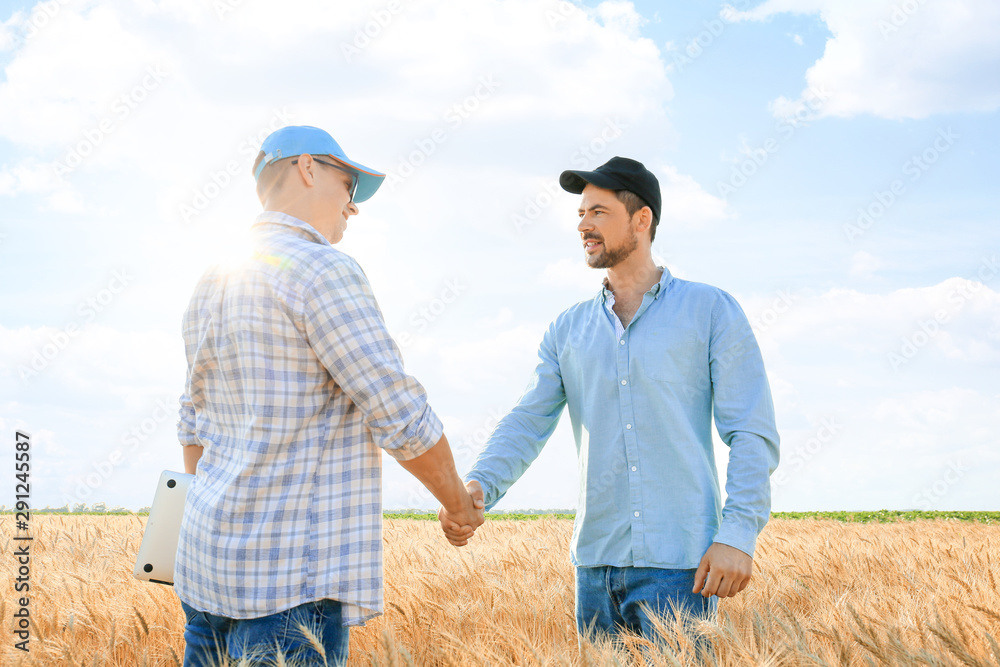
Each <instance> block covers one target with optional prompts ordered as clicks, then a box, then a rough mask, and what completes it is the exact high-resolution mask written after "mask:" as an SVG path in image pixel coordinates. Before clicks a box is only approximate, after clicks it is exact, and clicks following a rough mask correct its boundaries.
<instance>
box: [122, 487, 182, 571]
mask: <svg viewBox="0 0 1000 667" xmlns="http://www.w3.org/2000/svg"><path fill="white" fill-rule="evenodd" d="M193 479H194V475H188V474H186V473H182V472H173V471H171V470H164V471H163V473H162V474H161V475H160V483H159V484H157V485H156V495H154V496H153V505H152V506H151V507H150V509H149V520H148V521H146V532H145V533H143V536H142V544H140V545H139V554H138V556H137V557H136V561H135V571H134V572H133V574H134V575H135V578H136V579H142V580H143V581H152V582H154V583H157V584H167V585H169V586H173V585H174V557H175V556H176V555H177V539H178V537H180V534H181V518H182V517H183V516H184V499H185V497H186V496H187V490H188V486H189V485H190V484H191V480H193Z"/></svg>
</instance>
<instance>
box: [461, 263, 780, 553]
mask: <svg viewBox="0 0 1000 667" xmlns="http://www.w3.org/2000/svg"><path fill="white" fill-rule="evenodd" d="M609 296H611V293H610V292H608V291H607V290H606V289H602V290H601V292H600V293H599V294H598V295H597V296H596V297H595V298H594V299H592V300H590V301H585V302H582V303H579V304H577V305H575V306H573V307H572V308H570V309H569V310H567V311H565V312H563V313H562V314H561V315H559V317H557V318H556V320H555V322H553V323H552V324H551V325H549V328H548V330H547V331H546V332H545V336H544V337H543V339H542V344H541V347H540V348H539V350H538V356H539V361H538V366H537V367H536V369H535V373H534V376H533V377H532V380H531V383H530V384H529V385H528V388H527V390H526V391H525V393H524V396H522V397H521V400H520V402H519V403H518V404H517V406H516V407H514V409H513V410H511V412H510V413H509V414H508V415H507V416H505V417H504V418H503V419H502V420H501V421H500V423H499V424H498V425H497V427H496V429H495V430H494V432H493V434H492V435H491V436H490V439H489V441H488V442H487V443H486V446H485V447H484V449H483V451H482V452H481V453H480V455H479V457H478V459H477V460H476V463H475V465H474V466H473V469H472V470H471V471H470V472H469V474H468V475H467V476H466V480H470V479H475V480H477V481H479V483H480V484H482V486H483V490H484V491H485V494H486V507H487V509H491V508H492V507H493V506H494V505H495V504H496V503H497V501H498V500H500V498H502V497H503V495H504V494H505V493H506V491H507V489H508V488H510V486H511V485H512V484H513V483H514V482H515V481H517V479H518V478H520V476H521V475H522V474H523V473H524V471H525V470H526V469H527V468H528V466H529V465H530V464H531V462H532V461H534V460H535V458H536V457H537V456H538V453H539V452H540V451H541V449H542V447H543V446H544V445H545V442H546V441H547V440H548V438H549V436H551V435H552V432H553V431H554V430H555V428H556V424H557V423H558V421H559V417H560V415H561V414H562V411H563V407H564V406H568V407H569V417H570V420H571V422H572V425H573V436H574V438H575V440H576V449H577V468H578V474H579V476H580V497H579V501H578V503H577V514H576V523H575V525H574V530H573V539H572V543H571V557H572V560H573V563H574V564H575V565H578V566H583V567H591V566H598V565H612V566H616V567H628V566H634V567H662V568H694V567H697V566H698V563H699V561H700V560H701V557H702V556H703V555H704V553H705V550H706V549H708V547H709V545H710V544H711V543H712V542H713V541H714V542H721V543H723V544H728V545H730V546H733V547H736V548H737V549H740V550H741V551H744V552H745V553H747V554H749V555H751V556H753V552H754V545H755V543H756V541H757V535H758V534H759V533H760V531H761V530H762V529H763V528H764V524H766V523H767V520H768V517H769V515H770V509H771V486H770V480H769V477H770V475H771V473H772V472H773V471H774V469H775V468H776V467H777V465H778V432H777V430H776V428H775V423H774V406H773V404H772V402H771V390H770V387H769V386H768V382H767V375H766V374H765V372H764V362H763V359H762V358H761V354H760V348H758V346H757V341H756V339H755V338H754V335H753V331H752V330H751V329H750V324H749V322H748V321H747V318H746V315H744V313H743V310H742V309H741V308H740V306H739V304H738V303H736V300H735V299H733V297H731V296H730V295H729V294H727V293H726V292H723V291H722V290H720V289H717V288H715V287H711V286H709V285H705V284H702V283H695V282H689V281H686V280H680V279H678V278H674V277H673V276H672V275H670V271H669V270H667V269H666V268H663V275H662V276H661V278H660V281H659V282H658V283H657V284H656V285H654V286H653V288H652V289H650V290H649V291H648V292H647V293H646V294H645V295H644V296H643V299H642V305H640V307H639V310H638V311H637V312H636V314H635V316H634V317H633V318H632V321H631V322H629V324H628V326H627V327H625V331H624V333H623V334H622V335H621V338H618V337H617V336H616V335H615V321H614V320H615V319H616V318H615V316H614V314H613V313H611V312H609V311H608V310H607V309H606V308H605V303H606V302H607V299H608V298H609ZM713 409H714V413H715V425H716V427H717V428H718V431H719V435H720V436H721V438H722V440H723V441H724V442H725V443H726V444H727V445H728V446H729V450H730V451H729V469H728V479H727V481H726V493H727V498H726V505H725V507H722V501H721V493H720V490H719V481H718V479H719V478H718V472H717V470H716V467H715V454H714V450H713V447H712V413H713Z"/></svg>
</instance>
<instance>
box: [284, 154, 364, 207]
mask: <svg viewBox="0 0 1000 667" xmlns="http://www.w3.org/2000/svg"><path fill="white" fill-rule="evenodd" d="M313 162H319V163H320V164H325V165H326V166H328V167H333V168H334V169H336V170H337V171H342V172H344V173H345V174H348V175H349V176H350V177H351V187H350V188H349V189H348V190H347V192H348V194H349V195H350V196H351V201H354V193H355V191H357V189H358V175H357V174H356V173H354V172H353V171H348V170H346V169H344V168H343V167H338V166H337V165H335V164H333V163H332V162H324V161H323V160H320V159H319V158H318V157H316V156H315V155H314V156H313ZM298 163H299V159H298V158H295V159H294V160H292V164H298Z"/></svg>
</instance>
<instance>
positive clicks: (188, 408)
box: [177, 390, 201, 447]
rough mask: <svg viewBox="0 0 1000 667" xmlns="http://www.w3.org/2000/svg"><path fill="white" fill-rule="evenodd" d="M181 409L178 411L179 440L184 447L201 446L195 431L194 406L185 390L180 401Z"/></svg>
mask: <svg viewBox="0 0 1000 667" xmlns="http://www.w3.org/2000/svg"><path fill="white" fill-rule="evenodd" d="M180 404H181V408H180V410H179V411H178V420H177V440H178V441H179V442H180V443H181V444H182V445H184V446H185V447H186V446H188V445H200V444H201V442H200V441H199V440H198V436H197V435H196V434H195V430H194V405H193V404H192V403H191V398H190V396H188V391H187V390H185V391H184V393H183V394H182V395H181V399H180Z"/></svg>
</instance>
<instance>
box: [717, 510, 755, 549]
mask: <svg viewBox="0 0 1000 667" xmlns="http://www.w3.org/2000/svg"><path fill="white" fill-rule="evenodd" d="M712 541H713V542H718V543H719V544H725V545H728V546H731V547H733V548H734V549H739V550H740V551H742V552H743V553H745V554H746V555H748V556H750V558H753V552H754V547H755V546H756V545H757V530H756V526H755V527H753V528H749V527H744V526H741V525H739V524H738V523H737V522H735V521H728V522H727V521H726V520H725V519H723V521H722V527H721V528H719V532H718V533H716V535H715V539H714V540H712Z"/></svg>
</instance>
